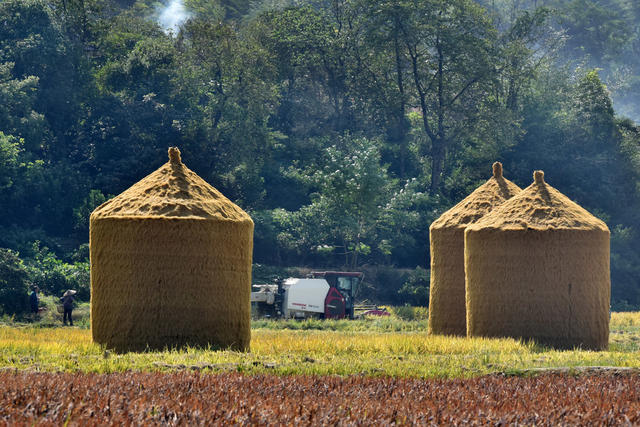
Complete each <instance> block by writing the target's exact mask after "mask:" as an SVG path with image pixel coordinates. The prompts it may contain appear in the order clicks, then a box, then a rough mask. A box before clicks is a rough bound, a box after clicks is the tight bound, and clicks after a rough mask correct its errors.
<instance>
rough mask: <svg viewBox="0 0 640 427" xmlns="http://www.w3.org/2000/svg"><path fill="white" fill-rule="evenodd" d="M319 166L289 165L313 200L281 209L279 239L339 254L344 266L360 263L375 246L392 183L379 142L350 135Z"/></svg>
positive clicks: (332, 147)
mask: <svg viewBox="0 0 640 427" xmlns="http://www.w3.org/2000/svg"><path fill="white" fill-rule="evenodd" d="M318 166H319V167H318V168H309V169H306V170H295V169H294V170H291V172H290V173H292V174H295V175H297V176H298V178H299V179H300V180H301V181H302V182H304V183H306V184H307V185H309V186H310V188H312V189H313V191H314V193H313V195H312V202H311V204H309V205H307V206H304V207H302V208H301V209H300V210H298V211H296V212H282V211H281V212H280V213H279V215H280V217H281V218H282V219H281V223H282V225H283V226H285V227H284V228H285V231H283V232H284V233H285V234H284V235H283V237H281V238H283V239H286V240H288V241H289V242H296V244H297V245H298V248H299V249H300V250H302V251H312V250H315V251H318V250H320V251H323V250H328V251H331V252H332V253H334V254H339V255H341V256H343V257H344V265H345V266H347V267H349V268H356V267H357V266H358V265H359V262H360V257H361V256H366V255H369V254H370V253H371V252H372V249H373V250H376V248H375V246H374V247H373V248H372V247H371V246H372V244H374V243H375V242H376V238H375V235H376V233H377V225H378V223H377V221H378V220H379V218H380V215H381V212H382V211H383V210H384V207H385V205H387V203H388V202H389V199H390V196H391V191H392V188H393V185H394V182H393V180H392V179H391V178H390V177H389V176H388V174H387V170H386V167H385V166H384V165H381V164H380V141H379V140H373V139H368V138H364V137H357V136H353V135H350V134H346V135H344V136H343V137H340V138H337V139H336V140H335V142H334V144H333V145H331V146H330V147H328V148H327V150H326V157H325V159H324V162H323V163H322V164H321V165H318ZM287 228H288V229H289V230H286V229H287ZM284 236H288V237H284ZM302 245H304V246H302ZM381 249H383V250H384V248H381Z"/></svg>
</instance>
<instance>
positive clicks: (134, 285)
mask: <svg viewBox="0 0 640 427" xmlns="http://www.w3.org/2000/svg"><path fill="white" fill-rule="evenodd" d="M252 250H253V221H252V220H251V218H250V217H249V215H247V214H246V213H245V212H244V211H243V210H242V209H240V208H239V207H238V206H236V205H235V204H233V203H232V202H231V201H230V200H229V199H227V198H226V197H224V196H223V195H222V194H221V193H220V192H219V191H218V190H216V189H215V188H213V187H212V186H211V185H209V184H208V183H207V182H205V181H204V180H203V179H202V178H200V177H199V176H198V175H196V174H195V173H194V172H193V171H191V170H190V169H189V168H187V167H186V166H185V165H184V164H183V163H182V160H181V157H180V151H179V150H178V149H177V148H175V147H172V148H170V149H169V162H167V163H166V164H164V165H163V166H162V167H160V168H159V169H158V170H156V171H155V172H153V173H152V174H150V175H149V176H147V177H146V178H144V179H142V180H141V181H139V182H138V183H136V184H134V185H133V186H132V187H131V188H129V189H128V190H126V191H125V192H123V193H122V194H120V195H119V196H117V197H115V198H113V199H111V200H109V201H107V202H106V203H104V204H102V205H101V206H99V207H98V208H96V210H94V211H93V213H92V214H91V218H90V253H91V332H92V335H93V340H94V341H95V342H97V343H101V344H104V345H106V346H107V347H108V348H112V349H115V350H116V351H139V350H145V349H163V348H172V347H181V346H185V345H190V346H212V347H214V348H231V349H235V350H248V348H249V341H250V338H251V329H250V328H251V302H250V295H251V258H252Z"/></svg>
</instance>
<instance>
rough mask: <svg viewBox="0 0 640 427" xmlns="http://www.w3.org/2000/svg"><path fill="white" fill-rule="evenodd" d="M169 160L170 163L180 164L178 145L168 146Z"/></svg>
mask: <svg viewBox="0 0 640 427" xmlns="http://www.w3.org/2000/svg"><path fill="white" fill-rule="evenodd" d="M169 162H170V163H172V164H181V163H182V158H181V157H180V150H179V149H178V147H169Z"/></svg>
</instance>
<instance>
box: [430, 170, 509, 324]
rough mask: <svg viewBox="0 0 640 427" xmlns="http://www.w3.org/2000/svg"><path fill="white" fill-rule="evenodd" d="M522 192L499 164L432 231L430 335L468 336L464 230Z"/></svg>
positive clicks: (435, 224)
mask: <svg viewBox="0 0 640 427" xmlns="http://www.w3.org/2000/svg"><path fill="white" fill-rule="evenodd" d="M519 191H521V190H520V187H518V186H517V185H515V184H514V183H513V182H511V181H509V180H508V179H505V178H504V177H503V176H502V164H501V163H499V162H496V163H494V164H493V176H492V177H491V178H490V179H489V180H488V181H487V182H486V183H484V184H483V185H481V186H480V187H478V188H477V189H476V190H475V191H474V192H473V193H471V194H470V195H469V196H467V197H466V198H465V199H464V200H462V201H461V202H460V203H458V204H457V205H455V206H454V207H453V208H451V209H450V210H448V211H447V212H445V213H444V214H442V216H441V217H440V218H438V219H437V220H435V221H434V222H433V223H432V224H431V227H429V240H430V245H431V286H430V290H429V333H432V334H442V335H466V333H467V321H466V308H465V283H464V281H465V276H464V229H465V227H467V225H469V224H473V223H474V222H476V221H478V220H479V219H480V218H482V217H483V216H484V215H486V214H487V213H489V212H491V210H493V209H494V208H496V207H497V206H500V205H501V204H502V203H504V201H505V200H507V199H509V198H511V197H513V195H514V194H516V193H518V192H519Z"/></svg>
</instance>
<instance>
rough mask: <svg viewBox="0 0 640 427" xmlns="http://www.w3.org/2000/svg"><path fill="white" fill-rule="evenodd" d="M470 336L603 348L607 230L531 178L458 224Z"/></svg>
mask: <svg viewBox="0 0 640 427" xmlns="http://www.w3.org/2000/svg"><path fill="white" fill-rule="evenodd" d="M465 271H466V282H467V330H468V335H469V336H487V337H514V338H524V339H534V340H536V341H537V342H539V343H541V344H545V345H550V346H553V347H558V348H573V347H578V346H579V347H582V348H585V349H593V350H601V349H606V348H607V345H608V341H609V296H610V287H611V285H610V278H609V229H608V228H607V226H606V224H605V223H604V222H602V221H600V220H599V219H597V218H595V217H594V216H592V215H591V214H589V212H587V211H586V210H585V209H583V208H582V207H580V206H578V205H577V204H576V203H574V202H572V201H571V200H569V199H568V198H567V197H566V196H564V195H563V194H561V193H560V192H559V191H557V190H556V189H554V188H553V187H551V186H549V185H547V184H546V183H545V182H544V178H543V174H542V172H540V171H537V172H536V174H535V182H534V183H533V184H532V185H531V186H529V187H527V188H526V189H524V190H523V191H522V192H521V193H519V194H518V195H516V196H515V197H513V198H512V199H511V200H509V201H507V202H505V203H504V204H503V205H502V206H500V207H499V208H497V209H495V210H494V211H493V212H491V213H490V214H488V215H487V216H485V217H484V218H482V219H481V220H480V221H478V222H477V223H476V224H473V225H470V226H469V227H468V228H467V230H466V231H465Z"/></svg>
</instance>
